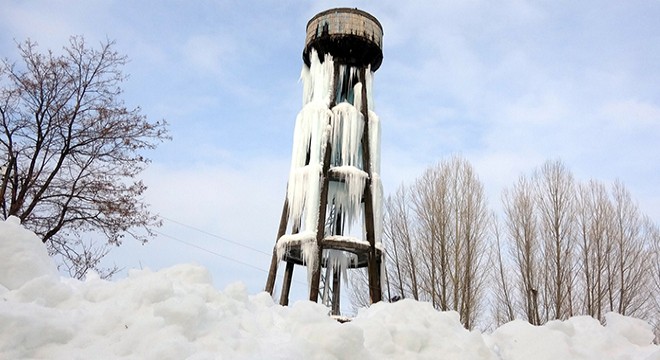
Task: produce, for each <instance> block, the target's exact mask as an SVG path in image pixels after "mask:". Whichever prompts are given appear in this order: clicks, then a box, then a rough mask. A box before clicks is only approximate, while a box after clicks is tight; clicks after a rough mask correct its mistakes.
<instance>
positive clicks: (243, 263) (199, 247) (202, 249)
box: [154, 215, 306, 285]
mask: <svg viewBox="0 0 660 360" xmlns="http://www.w3.org/2000/svg"><path fill="white" fill-rule="evenodd" d="M159 217H160V218H162V219H163V220H167V221H169V222H172V223H175V224H178V225H181V226H183V227H187V228H189V229H191V230H195V231H198V232H200V233H202V234H205V235H208V236H211V237H214V238H216V239H219V240H222V241H226V242H229V243H232V244H234V245H237V246H240V247H242V248H245V249H249V250H252V251H255V252H258V253H261V254H264V255H268V256H271V255H272V254H268V253H266V252H264V251H261V250H259V249H256V248H253V247H251V246H247V245H245V244H241V243H239V242H237V241H234V240H230V239H227V238H225V237H222V236H219V235H216V234H213V233H211V232H209V231H206V230H203V229H200V228H197V227H195V226H192V225H188V224H185V223H183V222H180V221H177V220H174V219H171V218H168V217H165V216H162V215H159ZM154 232H155V233H156V234H158V235H161V236H164V237H166V238H168V239H171V240H174V241H176V242H179V243H181V244H184V245H186V246H190V247H193V248H195V249H198V250H201V251H204V252H207V253H209V254H211V255H215V256H218V257H221V258H223V259H225V260H229V261H232V262H235V263H237V264H241V265H245V266H247V267H250V268H252V269H255V270H259V271H261V272H265V273H267V272H268V270H265V269H262V268H260V267H257V266H254V265H252V264H249V263H246V262H244V261H241V260H237V259H234V258H232V257H229V256H226V255H223V254H220V253H218V252H217V251H214V250H210V249H207V248H204V247H202V246H199V245H197V244H194V243H192V242H189V241H185V240H181V239H179V238H177V237H174V236H172V235H168V234H165V233H163V232H161V231H158V230H154ZM293 282H295V283H298V284H302V285H306V284H305V283H303V282H301V281H298V280H295V279H294V280H293Z"/></svg>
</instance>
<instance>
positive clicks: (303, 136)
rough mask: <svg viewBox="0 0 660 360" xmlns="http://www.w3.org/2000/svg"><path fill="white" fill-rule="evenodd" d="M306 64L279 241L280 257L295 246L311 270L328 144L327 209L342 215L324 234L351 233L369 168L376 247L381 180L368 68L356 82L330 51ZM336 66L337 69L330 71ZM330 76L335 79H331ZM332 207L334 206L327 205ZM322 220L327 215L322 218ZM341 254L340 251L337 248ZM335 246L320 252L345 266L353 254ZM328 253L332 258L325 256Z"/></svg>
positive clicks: (349, 69) (355, 70)
mask: <svg viewBox="0 0 660 360" xmlns="http://www.w3.org/2000/svg"><path fill="white" fill-rule="evenodd" d="M310 55H311V56H310V62H311V64H310V66H309V67H307V66H303V69H302V73H301V78H302V81H303V108H302V110H301V111H300V113H299V114H298V116H297V118H296V125H295V129H294V135H293V152H292V160H291V170H290V174H289V184H288V188H287V201H288V204H289V224H290V230H291V232H290V235H284V236H282V237H281V238H280V239H279V240H278V244H277V251H278V256H279V257H280V259H281V258H282V257H283V256H284V254H285V252H286V251H287V249H288V248H289V247H291V246H298V245H299V246H300V247H301V252H302V257H303V261H305V263H306V264H307V266H308V274H311V271H312V270H313V268H314V266H315V261H316V259H317V257H318V249H317V245H316V237H317V227H318V224H319V210H320V209H319V204H320V201H321V198H320V196H321V185H322V180H323V179H322V177H321V176H322V170H323V162H324V158H325V152H326V150H327V144H330V151H331V154H330V164H329V168H330V170H329V176H330V180H331V181H330V182H329V187H328V201H327V203H328V209H327V211H326V213H327V214H331V213H332V214H334V215H335V216H338V214H340V215H339V216H341V222H340V223H341V228H340V229H336V230H335V233H325V234H323V235H324V237H327V236H332V235H343V234H344V232H350V231H351V227H352V225H354V223H355V222H357V221H358V220H359V219H360V218H362V216H361V215H362V211H363V204H362V200H363V195H364V188H365V185H366V184H367V180H368V177H369V174H368V172H367V170H370V171H371V179H370V180H371V191H372V194H373V202H374V204H373V205H374V216H375V219H374V221H375V228H376V229H375V238H376V242H377V243H378V246H380V235H381V228H382V224H381V198H382V188H381V183H380V177H379V175H378V174H379V172H380V124H379V120H378V116H377V115H376V114H375V113H374V112H373V101H372V99H371V85H372V73H371V71H370V70H369V69H367V70H366V71H365V81H364V83H365V84H363V83H362V82H360V81H358V80H357V79H358V72H359V69H358V68H355V67H351V66H346V65H339V66H337V67H335V64H334V61H333V58H332V56H331V55H329V54H326V55H325V58H324V59H323V61H321V60H320V59H319V57H318V55H317V54H316V52H315V51H312V53H311V54H310ZM335 69H337V71H338V74H335V73H334V72H335ZM335 80H336V81H337V83H336V84H334V82H335ZM363 86H366V87H367V88H366V90H367V91H366V93H367V106H368V111H367V113H368V114H369V119H368V128H369V143H368V144H367V146H369V152H370V155H371V161H370V164H369V167H370V169H364V164H363V154H362V137H363V134H364V130H365V120H364V116H363V113H362V111H361V110H362V107H363V99H362V87H363ZM333 206H334V211H330V208H331V207H333ZM324 220H325V221H324V223H325V222H327V220H328V219H324ZM341 238H342V239H344V241H356V242H364V241H366V240H364V239H357V238H351V237H348V236H342V237H341ZM340 253H344V252H343V251H340ZM337 254H338V251H332V252H327V253H324V254H323V255H324V257H325V258H329V259H328V260H330V261H328V266H332V267H333V268H334V267H339V268H342V270H343V269H345V268H346V267H347V266H350V262H351V261H356V256H354V254H350V253H345V258H344V259H339V258H338V255H337ZM330 258H331V259H330Z"/></svg>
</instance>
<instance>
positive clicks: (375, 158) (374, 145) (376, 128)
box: [369, 111, 380, 173]
mask: <svg viewBox="0 0 660 360" xmlns="http://www.w3.org/2000/svg"><path fill="white" fill-rule="evenodd" d="M369 154H370V155H371V171H372V172H376V173H380V119H379V118H378V115H376V113H375V112H373V111H369Z"/></svg>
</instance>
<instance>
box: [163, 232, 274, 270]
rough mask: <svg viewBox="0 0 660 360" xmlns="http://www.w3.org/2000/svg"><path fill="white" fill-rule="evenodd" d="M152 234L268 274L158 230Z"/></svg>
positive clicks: (250, 265)
mask: <svg viewBox="0 0 660 360" xmlns="http://www.w3.org/2000/svg"><path fill="white" fill-rule="evenodd" d="M154 232H155V233H157V234H158V235H162V236H164V237H166V238H169V239H172V240H174V241H178V242H180V243H182V244H185V245H188V246H190V247H194V248H195V249H199V250H202V251H206V252H207V253H209V254H212V255H215V256H218V257H221V258H223V259H225V260H229V261H233V262H235V263H238V264H241V265H245V266H249V267H251V268H253V269H256V270H259V271H262V272H265V273H267V272H268V271H266V270H264V269H262V268H259V267H256V266H254V265H252V264H248V263H246V262H243V261H240V260H236V259H234V258H231V257H229V256H226V255H222V254H220V253H218V252H216V251H213V250H209V249H206V248H203V247H201V246H199V245H196V244H193V243H191V242H188V241H185V240H181V239H179V238H176V237H174V236H172V235H167V234H165V233H162V232H160V231H158V230H154Z"/></svg>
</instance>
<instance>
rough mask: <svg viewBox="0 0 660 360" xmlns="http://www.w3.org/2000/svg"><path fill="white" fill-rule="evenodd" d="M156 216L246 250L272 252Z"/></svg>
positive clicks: (263, 252) (265, 253)
mask: <svg viewBox="0 0 660 360" xmlns="http://www.w3.org/2000/svg"><path fill="white" fill-rule="evenodd" d="M158 217H160V218H162V219H163V220H167V221H170V222H173V223H175V224H178V225H181V226H184V227H187V228H189V229H192V230H195V231H197V232H200V233H202V234H205V235H208V236H212V237H214V238H216V239H220V240H222V241H226V242H228V243H232V244H234V245H236V246H240V247H242V248H246V249H248V250H252V251H255V252H258V253H262V254H264V255H267V256H271V255H272V254H269V253H267V252H265V251H263V250H259V249H257V248H253V247H251V246H248V245H245V244H242V243H240V242H238V241H233V240H230V239H227V238H225V237H222V236H220V235H216V234H213V233H211V232H208V231H206V230H203V229H200V228H197V227H194V226H192V225H188V224H184V223H182V222H180V221H176V220H174V219H170V218H168V217H166V216H162V215H158Z"/></svg>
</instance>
